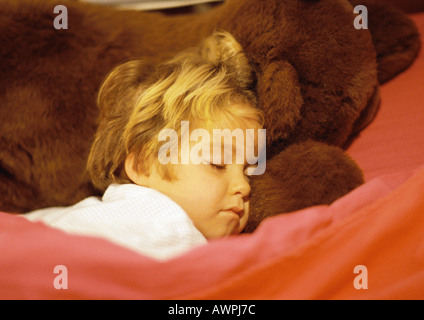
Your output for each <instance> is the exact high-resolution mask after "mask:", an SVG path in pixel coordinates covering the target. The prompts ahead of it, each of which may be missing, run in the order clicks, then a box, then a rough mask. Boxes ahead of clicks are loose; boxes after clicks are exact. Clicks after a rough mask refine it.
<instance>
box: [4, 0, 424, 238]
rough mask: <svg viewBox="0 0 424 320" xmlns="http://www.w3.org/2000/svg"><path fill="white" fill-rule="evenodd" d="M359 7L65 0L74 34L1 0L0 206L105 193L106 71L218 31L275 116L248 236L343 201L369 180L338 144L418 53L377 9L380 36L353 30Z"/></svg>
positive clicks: (310, 0)
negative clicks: (95, 178)
mask: <svg viewBox="0 0 424 320" xmlns="http://www.w3.org/2000/svg"><path fill="white" fill-rule="evenodd" d="M355 1H356V0H355ZM355 1H352V2H351V3H350V2H348V1H347V0H287V1H280V0H244V1H238V0H227V1H225V2H224V3H223V4H222V5H220V6H217V7H216V8H214V9H212V10H210V11H208V12H206V13H201V14H190V15H177V16H167V15H164V14H161V13H147V12H136V11H117V10H114V9H112V8H109V7H101V6H96V5H88V4H83V3H78V2H72V1H71V2H67V1H61V2H60V4H61V5H65V6H66V7H67V9H68V24H69V28H68V29H62V30H56V29H55V28H54V27H53V21H54V18H55V17H56V14H54V13H53V9H54V7H55V6H56V5H57V2H55V1H50V0H20V1H15V0H0V210H2V211H6V212H13V213H18V212H27V211H31V210H34V209H38V208H42V207H48V206H66V205H72V204H74V203H76V202H78V201H80V200H82V199H83V198H85V197H87V196H90V195H99V192H98V191H97V190H96V189H95V188H94V187H93V186H92V184H91V182H90V180H89V178H88V176H87V174H86V172H85V164H86V159H87V156H88V153H89V149H90V146H91V143H92V138H93V136H94V133H95V131H96V128H97V125H98V121H101V119H98V116H99V111H98V109H97V107H96V93H97V90H98V88H99V86H100V84H101V82H102V80H103V79H104V77H105V76H106V74H107V73H108V72H109V71H110V70H111V69H112V68H113V67H114V66H116V65H118V64H120V63H122V62H125V61H127V60H130V59H139V58H141V59H143V60H145V61H146V63H148V64H151V65H154V64H155V63H157V62H159V61H161V60H163V59H166V58H169V57H171V56H173V55H174V54H175V53H177V52H178V51H180V50H183V49H185V48H187V47H189V46H194V45H196V44H198V43H199V42H200V41H201V40H202V39H203V38H205V37H207V36H209V35H210V34H211V33H212V32H213V31H214V30H216V29H218V30H226V31H228V32H230V33H232V34H233V35H234V36H235V38H236V39H237V40H238V41H239V42H240V43H241V45H242V46H243V48H244V50H245V52H246V54H247V56H248V58H249V59H250V61H251V63H252V65H253V66H254V69H255V73H256V77H257V80H256V90H257V94H258V99H259V108H261V109H262V111H263V112H264V114H265V128H266V129H267V163H266V164H267V169H266V172H265V174H264V175H261V176H254V177H252V195H251V219H250V220H249V223H248V226H247V228H246V230H247V231H253V230H254V229H255V228H256V227H257V226H258V224H259V223H260V222H261V221H262V220H263V219H264V218H266V217H268V216H272V215H275V214H279V213H283V212H290V211H294V210H298V209H301V208H304V207H307V206H310V205H315V204H329V203H331V202H333V201H334V200H336V199H337V198H339V197H341V196H343V195H344V194H346V193H347V192H349V191H350V190H352V189H353V188H355V187H357V186H358V185H360V184H361V183H362V182H363V177H362V172H361V170H360V168H358V166H357V165H356V164H355V163H354V162H353V161H352V160H351V159H350V158H349V157H348V156H347V155H346V154H345V153H344V152H343V149H342V148H343V147H344V146H346V145H347V144H348V143H349V141H350V140H351V139H352V137H354V136H355V135H356V134H357V133H358V132H360V130H362V129H363V128H364V127H365V126H366V125H367V124H368V123H369V122H370V121H372V119H373V116H374V115H375V113H376V111H377V109H378V105H379V100H380V98H379V85H380V83H382V82H384V81H388V80H389V79H391V78H392V77H394V76H395V75H396V74H398V73H399V72H400V71H402V70H404V69H405V68H407V67H408V66H409V65H410V64H411V63H412V61H413V60H414V58H415V56H416V55H417V52H418V50H419V37H418V33H417V32H416V29H415V27H414V25H413V23H412V22H411V21H410V20H409V19H408V18H407V17H406V16H405V15H403V14H402V13H400V12H399V11H397V10H395V9H392V8H390V9H385V8H384V7H382V6H381V5H378V4H375V3H374V2H372V1H371V0H367V1H361V4H365V5H367V6H368V3H369V12H368V14H369V16H372V15H374V14H375V16H373V17H375V18H373V19H369V21H370V29H369V30H368V29H360V30H357V29H355V28H354V27H353V20H354V18H355V15H354V14H353V5H354V4H355ZM352 4H353V5H352ZM382 12H383V13H382ZM388 21H390V23H387V22H388ZM393 23H395V26H397V29H396V27H395V26H393ZM399 28H400V29H401V31H399ZM405 39H406V40H405Z"/></svg>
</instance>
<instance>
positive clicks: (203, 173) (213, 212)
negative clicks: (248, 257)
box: [126, 146, 250, 239]
mask: <svg viewBox="0 0 424 320" xmlns="http://www.w3.org/2000/svg"><path fill="white" fill-rule="evenodd" d="M221 147H222V148H224V147H223V146H221ZM235 152H236V149H235V148H234V149H233V159H234V158H235ZM223 154H224V153H222V156H223ZM129 159H131V158H130V157H129ZM127 160H128V159H127ZM212 160H213V159H212V156H210V157H207V159H204V161H203V162H202V163H200V164H194V163H192V162H191V161H190V162H189V163H188V164H182V163H181V162H179V163H178V164H167V166H170V170H172V174H173V180H172V181H168V180H165V179H163V178H162V177H161V175H160V174H159V173H158V172H157V170H156V169H155V166H153V167H152V168H151V170H150V174H149V176H145V175H142V174H139V173H135V172H134V171H133V170H132V169H131V167H132V165H131V163H132V162H131V161H130V162H129V165H128V164H126V171H127V174H128V176H129V178H130V179H131V180H132V181H133V182H135V183H136V184H139V185H142V186H146V187H150V188H152V189H155V190H158V191H160V192H161V193H163V194H165V195H167V196H168V197H170V198H171V199H172V200H174V201H175V202H176V203H177V204H179V205H180V206H181V207H182V208H183V209H184V211H185V212H186V213H187V214H188V216H189V217H190V218H191V220H192V221H193V223H194V225H195V227H196V228H197V229H198V230H199V231H200V232H201V233H202V234H203V235H204V236H205V237H206V238H207V239H212V238H218V237H223V236H228V235H232V234H237V233H240V232H241V231H242V230H243V229H244V227H245V226H246V223H247V219H248V216H249V196H250V185H249V178H248V177H247V176H246V175H245V173H246V168H247V162H246V161H245V163H244V164H243V163H237V162H236V161H232V163H231V164H224V163H223V162H224V161H223V159H221V160H222V162H221V163H222V164H214V163H213V161H212ZM127 162H128V161H127ZM158 165H159V166H160V165H162V164H158Z"/></svg>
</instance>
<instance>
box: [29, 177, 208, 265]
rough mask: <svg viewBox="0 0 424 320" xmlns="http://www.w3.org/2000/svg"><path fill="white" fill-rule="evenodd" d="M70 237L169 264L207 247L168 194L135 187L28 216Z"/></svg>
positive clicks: (113, 187)
mask: <svg viewBox="0 0 424 320" xmlns="http://www.w3.org/2000/svg"><path fill="white" fill-rule="evenodd" d="M23 217H25V218H27V219H28V220H30V221H42V222H43V223H45V224H47V225H48V226H51V227H54V228H58V229H61V230H63V231H66V232H68V233H71V234H78V235H87V236H96V237H101V238H105V239H108V240H110V241H112V242H114V243H116V244H119V245H122V246H125V247H127V248H130V249H132V250H135V251H137V252H139V253H142V254H144V255H148V256H150V257H153V258H155V259H158V260H165V259H169V258H172V257H174V256H176V255H179V254H181V253H183V252H185V251H187V250H189V249H191V248H194V247H196V246H198V245H202V244H205V243H207V240H206V238H205V237H204V236H203V235H202V234H201V233H200V231H199V230H197V229H196V228H195V226H194V225H193V222H192V221H191V220H190V218H189V217H188V215H187V213H186V212H185V211H184V210H183V209H182V208H181V207H180V206H179V205H178V204H176V203H175V202H174V201H173V200H171V199H170V198H169V197H167V196H166V195H164V194H162V193H160V192H158V191H156V190H154V189H150V188H146V187H142V186H138V185H135V184H121V185H119V184H112V185H110V186H109V187H108V188H107V190H106V191H105V193H104V195H103V197H102V198H99V197H89V198H86V199H84V200H82V201H81V202H79V203H77V204H76V205H74V206H71V207H54V208H47V209H41V210H36V211H32V212H30V213H27V214H25V215H23Z"/></svg>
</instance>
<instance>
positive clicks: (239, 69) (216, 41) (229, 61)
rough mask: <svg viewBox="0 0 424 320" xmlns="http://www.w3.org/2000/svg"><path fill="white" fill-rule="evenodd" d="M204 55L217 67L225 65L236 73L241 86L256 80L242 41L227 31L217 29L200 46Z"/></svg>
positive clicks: (235, 75) (246, 85)
mask: <svg viewBox="0 0 424 320" xmlns="http://www.w3.org/2000/svg"><path fill="white" fill-rule="evenodd" d="M200 51H201V55H202V57H203V58H204V59H205V60H206V61H208V62H209V63H212V64H213V65H215V66H217V67H224V68H226V69H227V71H229V73H230V74H234V80H237V81H238V82H239V84H240V86H241V87H243V88H246V87H249V86H250V85H251V84H252V82H253V81H254V73H253V70H252V66H251V64H250V62H249V60H248V59H247V57H246V55H245V54H244V52H243V48H242V46H241V45H240V43H239V42H238V41H237V40H236V39H235V38H234V37H233V36H232V35H231V34H230V33H228V32H226V31H215V32H214V33H213V34H212V35H211V36H209V37H207V38H206V39H205V40H204V41H203V43H202V44H201V47H200Z"/></svg>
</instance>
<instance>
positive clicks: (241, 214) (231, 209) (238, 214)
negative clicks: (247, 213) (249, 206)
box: [223, 207, 244, 218]
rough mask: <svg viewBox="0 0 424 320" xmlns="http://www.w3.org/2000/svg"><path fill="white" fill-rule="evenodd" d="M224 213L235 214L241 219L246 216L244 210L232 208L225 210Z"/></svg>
mask: <svg viewBox="0 0 424 320" xmlns="http://www.w3.org/2000/svg"><path fill="white" fill-rule="evenodd" d="M223 212H228V213H234V214H236V215H237V216H239V217H240V218H241V217H242V216H243V214H244V209H243V208H241V209H240V208H239V207H232V208H230V209H226V210H223Z"/></svg>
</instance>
